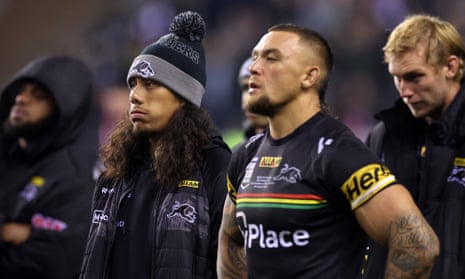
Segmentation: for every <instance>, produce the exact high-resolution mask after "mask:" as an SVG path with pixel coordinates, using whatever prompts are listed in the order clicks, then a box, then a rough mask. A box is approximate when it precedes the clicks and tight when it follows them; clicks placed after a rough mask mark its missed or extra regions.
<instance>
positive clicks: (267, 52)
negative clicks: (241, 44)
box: [252, 48, 281, 57]
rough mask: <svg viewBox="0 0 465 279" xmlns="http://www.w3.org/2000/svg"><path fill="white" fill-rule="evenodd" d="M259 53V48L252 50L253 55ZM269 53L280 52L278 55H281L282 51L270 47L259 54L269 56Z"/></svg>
mask: <svg viewBox="0 0 465 279" xmlns="http://www.w3.org/2000/svg"><path fill="white" fill-rule="evenodd" d="M258 54H259V51H258V50H253V51H252V57H253V56H254V55H258ZM269 54H278V55H281V51H280V50H279V49H277V48H268V49H265V50H263V51H262V53H261V54H260V55H259V56H267V55H269Z"/></svg>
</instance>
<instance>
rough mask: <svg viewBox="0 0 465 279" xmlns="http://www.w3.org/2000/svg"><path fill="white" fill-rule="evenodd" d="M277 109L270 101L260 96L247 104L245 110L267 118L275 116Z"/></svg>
mask: <svg viewBox="0 0 465 279" xmlns="http://www.w3.org/2000/svg"><path fill="white" fill-rule="evenodd" d="M277 109H278V107H277V106H276V105H274V104H272V103H271V102H270V99H269V98H268V97H266V96H260V97H258V99H257V100H256V101H254V102H250V100H249V103H248V104H247V110H248V111H250V112H252V113H256V114H260V115H264V116H268V117H273V116H274V115H275V114H276V111H277Z"/></svg>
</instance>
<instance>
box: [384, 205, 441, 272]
mask: <svg viewBox="0 0 465 279" xmlns="http://www.w3.org/2000/svg"><path fill="white" fill-rule="evenodd" d="M389 230H390V237H389V254H388V259H387V263H386V271H385V278H429V276H430V273H431V270H432V268H433V264H434V259H435V257H436V256H437V255H438V253H439V245H438V240H437V237H436V235H435V233H434V231H433V230H432V229H431V227H430V226H429V224H428V223H427V222H426V220H425V219H424V218H423V216H421V215H418V214H415V213H412V214H409V215H406V216H404V217H402V218H399V219H397V220H394V221H392V222H391V224H390V227H389Z"/></svg>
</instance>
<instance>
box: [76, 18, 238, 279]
mask: <svg viewBox="0 0 465 279" xmlns="http://www.w3.org/2000/svg"><path fill="white" fill-rule="evenodd" d="M169 31H170V33H169V34H167V35H165V36H162V37H161V38H160V39H159V40H157V41H156V42H154V43H153V44H151V45H149V46H147V47H146V48H144V49H143V50H142V52H141V54H140V55H138V56H137V57H135V58H134V60H133V63H132V65H131V67H130V69H129V72H128V76H127V81H128V85H129V89H130V94H129V100H130V107H129V115H128V117H127V118H126V119H125V120H124V121H122V122H121V123H119V124H118V125H117V127H116V128H115V130H114V131H113V132H112V134H111V135H110V137H109V141H108V143H107V144H106V145H104V146H103V147H102V149H101V150H102V154H101V155H102V158H103V160H104V164H105V167H106V169H105V171H104V172H103V173H102V176H101V177H100V178H99V180H98V182H97V187H96V190H95V191H96V192H95V195H94V201H93V205H94V206H93V216H92V222H91V227H90V233H89V238H88V241H87V247H86V252H85V255H84V259H83V266H82V272H81V277H80V278H82V279H83V278H216V269H215V263H216V253H217V243H218V230H219V224H220V218H221V215H222V207H223V203H224V198H225V196H226V187H225V185H226V168H227V165H228V162H229V158H230V150H229V149H228V147H227V145H226V144H225V143H224V142H223V140H222V138H221V136H220V135H219V133H218V132H216V131H214V129H213V125H212V121H211V119H210V117H209V115H208V113H207V112H206V111H205V110H204V109H202V108H200V104H201V101H202V96H203V94H204V92H205V83H206V74H205V54H204V50H203V47H202V39H203V36H204V34H205V23H204V21H203V19H202V17H201V16H200V15H199V14H198V13H195V12H183V13H181V14H178V15H177V16H176V17H175V18H174V20H173V22H172V23H171V26H170V29H169Z"/></svg>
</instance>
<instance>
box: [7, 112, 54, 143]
mask: <svg viewBox="0 0 465 279" xmlns="http://www.w3.org/2000/svg"><path fill="white" fill-rule="evenodd" d="M56 121H57V116H56V115H55V114H52V115H50V116H48V117H46V118H44V119H42V120H40V121H38V122H36V123H24V124H20V125H12V124H11V123H10V122H9V121H8V119H7V120H6V121H5V122H4V124H3V127H4V129H5V133H6V134H7V135H9V136H11V137H13V138H20V137H24V138H26V139H33V138H36V137H39V136H41V135H43V134H45V133H46V131H48V130H49V129H50V128H51V127H52V126H53V125H54V124H55V123H56Z"/></svg>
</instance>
